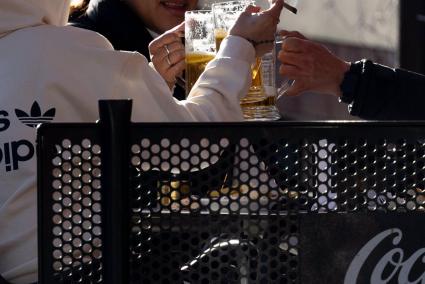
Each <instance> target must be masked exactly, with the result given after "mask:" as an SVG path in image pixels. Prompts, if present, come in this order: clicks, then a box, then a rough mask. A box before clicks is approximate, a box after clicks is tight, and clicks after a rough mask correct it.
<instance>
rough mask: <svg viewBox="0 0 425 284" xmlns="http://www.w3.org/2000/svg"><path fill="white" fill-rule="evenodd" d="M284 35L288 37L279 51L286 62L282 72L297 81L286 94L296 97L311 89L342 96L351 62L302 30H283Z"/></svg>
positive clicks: (283, 62) (285, 37)
mask: <svg viewBox="0 0 425 284" xmlns="http://www.w3.org/2000/svg"><path fill="white" fill-rule="evenodd" d="M281 35H282V36H283V37H284V40H283V43H282V49H281V51H280V52H279V54H278V59H279V61H280V62H281V63H282V65H281V66H280V70H279V73H280V74H281V75H282V76H286V77H288V78H289V79H292V80H295V82H294V84H293V85H292V86H291V87H290V88H289V89H288V90H287V91H286V92H285V93H284V95H286V96H296V95H299V94H301V93H303V92H306V91H311V92H316V93H323V94H332V95H335V96H340V95H341V89H340V85H341V83H342V81H343V79H344V75H345V73H346V72H347V71H348V70H349V69H350V63H348V62H346V61H344V60H342V59H340V58H338V57H337V56H335V55H334V54H332V53H331V52H330V51H329V50H328V49H327V48H326V47H324V46H323V45H321V44H318V43H315V42H313V41H311V40H308V39H306V38H305V37H304V36H303V35H302V34H300V33H298V32H288V31H282V32H281Z"/></svg>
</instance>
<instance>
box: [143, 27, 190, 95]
mask: <svg viewBox="0 0 425 284" xmlns="http://www.w3.org/2000/svg"><path fill="white" fill-rule="evenodd" d="M183 34H184V23H181V24H180V25H178V26H177V27H175V28H173V29H171V30H169V31H166V32H165V33H163V34H162V35H161V36H159V37H157V38H156V39H155V40H153V41H152V42H151V43H150V44H149V53H150V55H151V61H152V63H153V65H154V66H155V69H156V71H158V73H159V74H161V76H162V77H163V78H164V80H165V81H166V82H167V84H168V86H169V87H170V89H172V88H173V87H174V84H175V83H176V77H177V76H180V75H181V74H182V72H183V70H184V69H185V66H186V64H185V49H184V45H183V43H182V35H183Z"/></svg>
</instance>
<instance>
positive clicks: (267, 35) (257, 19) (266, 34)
mask: <svg viewBox="0 0 425 284" xmlns="http://www.w3.org/2000/svg"><path fill="white" fill-rule="evenodd" d="M282 9H283V0H277V1H276V2H275V3H273V5H272V6H271V8H270V9H268V10H266V11H263V12H260V7H257V6H251V5H250V6H248V7H247V8H246V10H245V11H244V12H243V13H242V14H241V15H240V16H239V18H238V19H237V20H236V23H235V24H234V25H233V27H232V28H231V29H230V31H229V35H234V36H239V37H242V38H245V39H247V40H248V41H249V42H251V43H252V44H253V46H254V48H255V52H256V56H257V57H261V56H262V55H264V54H265V53H267V52H268V51H270V50H271V49H272V47H273V43H274V37H275V33H276V28H277V24H278V23H279V17H280V13H281V11H282Z"/></svg>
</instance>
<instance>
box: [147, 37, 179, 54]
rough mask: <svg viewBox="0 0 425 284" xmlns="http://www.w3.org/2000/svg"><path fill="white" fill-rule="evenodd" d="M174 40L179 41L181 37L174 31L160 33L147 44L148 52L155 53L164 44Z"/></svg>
mask: <svg viewBox="0 0 425 284" xmlns="http://www.w3.org/2000/svg"><path fill="white" fill-rule="evenodd" d="M174 42H180V43H181V38H180V37H179V36H178V35H177V34H176V33H174V32H172V33H165V34H162V35H161V36H160V37H158V38H156V39H155V40H153V41H152V42H151V43H150V44H149V52H150V53H151V54H155V53H157V52H158V50H159V49H160V48H162V47H163V46H164V45H170V44H172V43H174Z"/></svg>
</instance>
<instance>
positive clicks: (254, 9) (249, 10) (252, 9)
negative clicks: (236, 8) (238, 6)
mask: <svg viewBox="0 0 425 284" xmlns="http://www.w3.org/2000/svg"><path fill="white" fill-rule="evenodd" d="M260 10H261V8H260V7H258V6H253V5H249V6H248V7H246V8H245V12H246V13H249V14H255V13H258V12H260Z"/></svg>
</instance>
